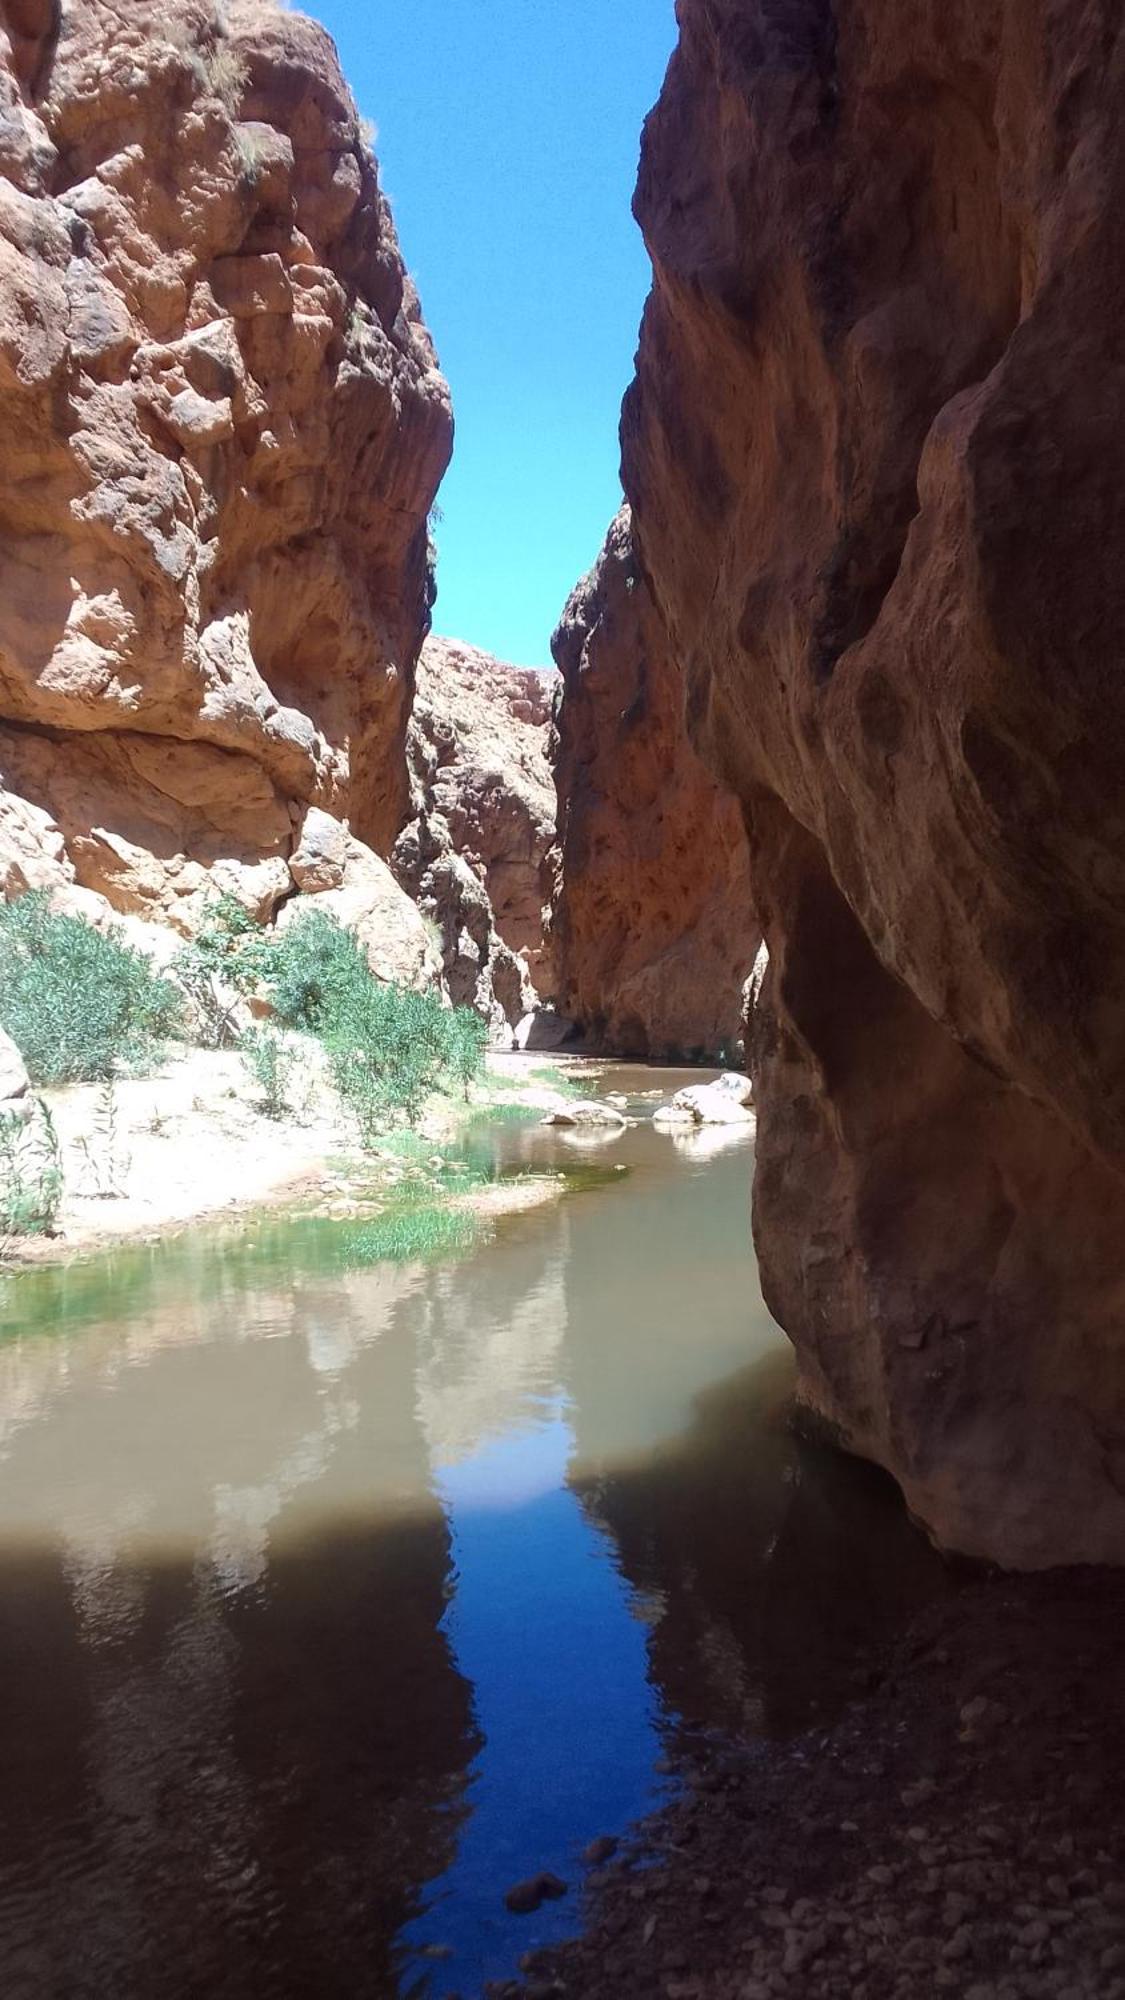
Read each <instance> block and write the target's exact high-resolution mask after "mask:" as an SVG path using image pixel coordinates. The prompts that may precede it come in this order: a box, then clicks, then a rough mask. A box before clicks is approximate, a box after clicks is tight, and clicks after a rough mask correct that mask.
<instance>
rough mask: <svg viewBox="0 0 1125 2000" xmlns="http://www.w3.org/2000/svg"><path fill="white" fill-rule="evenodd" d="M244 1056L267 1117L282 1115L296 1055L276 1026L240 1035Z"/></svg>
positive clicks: (287, 1104) (286, 1102)
mask: <svg viewBox="0 0 1125 2000" xmlns="http://www.w3.org/2000/svg"><path fill="white" fill-rule="evenodd" d="M242 1053H243V1055H244V1056H245V1057H246V1060H247V1062H248V1063H249V1065H250V1068H251V1070H252V1071H253V1074H254V1076H255V1078H256V1079H257V1082H258V1084H259V1085H260V1087H261V1092H262V1096H261V1109H262V1110H263V1111H264V1112H265V1114H266V1117H267V1118H284V1116H285V1114H286V1112H287V1111H288V1109H289V1084H290V1081H291V1079H292V1076H293V1069H294V1065H295V1060H296V1059H295V1057H294V1054H293V1051H292V1049H290V1048H287V1047H286V1044H285V1043H284V1042H283V1041H282V1039H281V1036H280V1035H279V1034H278V1032H277V1030H276V1028H252V1029H251V1031H250V1033H249V1034H247V1035H244V1036H243V1038H242Z"/></svg>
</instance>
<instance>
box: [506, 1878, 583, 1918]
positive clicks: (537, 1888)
mask: <svg viewBox="0 0 1125 2000" xmlns="http://www.w3.org/2000/svg"><path fill="white" fill-rule="evenodd" d="M566 1892H567V1885H566V1883H565V1882H563V1881H560V1879H559V1877H558V1876H557V1875H552V1874H550V1873H549V1872H548V1871H544V1872H543V1873H542V1874H540V1875H529V1876H528V1878H527V1880H526V1882H516V1883H513V1885H512V1887H511V1888H510V1889H509V1890H508V1892H507V1894H506V1895H505V1897H504V1902H505V1905H506V1907H507V1908H508V1909H509V1910H510V1911H511V1912H512V1915H513V1916H514V1917H529V1916H530V1915H531V1914H532V1912H533V1911H534V1910H537V1909H538V1908H539V1906H540V1904H541V1903H546V1902H554V1901H555V1899H556V1898H557V1897H559V1896H565V1895H566Z"/></svg>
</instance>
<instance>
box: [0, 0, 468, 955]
mask: <svg viewBox="0 0 1125 2000" xmlns="http://www.w3.org/2000/svg"><path fill="white" fill-rule="evenodd" d="M0 425H2V428H3V435H4V440H5V466H4V479H3V482H2V486H0V716H2V718H3V724H2V727H0V787H2V789H0V884H2V885H3V888H4V890H5V892H6V893H9V894H11V893H18V892H19V891H20V889H21V888H23V887H25V886H28V885H30V886H36V887H45V888H49V889H52V890H54V891H55V892H56V893H58V894H59V895H60V896H61V897H62V898H63V899H64V900H66V899H67V897H68V896H69V898H70V899H71V900H72V901H76V904H77V906H79V907H84V908H85V909H86V910H87V913H88V914H89V913H93V914H96V913H97V912H98V911H99V910H100V911H102V912H107V911H108V910H109V909H112V910H113V911H116V912H121V913H126V914H129V915H134V916H135V915H139V916H142V917H144V918H146V919H148V920H151V921H153V922H155V923H160V924H170V925H172V926H173V927H175V928H176V929H178V930H180V931H190V930H191V928H192V927H193V925H194V924H195V923H196V922H197V920H198V917H199V914H200V912H201V910H202V909H203V907H204V906H205V904H206V902H207V901H208V899H209V898H210V896H211V894H212V893H213V891H214V890H215V889H216V888H223V889H228V890H231V891H232V892H233V893H235V894H236V895H238V896H239V897H240V898H241V899H242V900H243V901H244V902H246V903H247V904H248V905H249V906H250V907H252V908H253V909H254V910H255V911H256V912H257V913H258V914H259V915H261V916H263V917H268V916H270V915H271V914H272V913H273V912H274V911H275V910H276V909H277V908H278V906H279V905H280V904H281V903H283V902H284V901H285V899H286V898H287V897H290V896H292V895H293V894H294V893H295V892H297V891H298V890H299V889H301V888H303V887H305V886H307V885H304V884H302V883H300V882H299V881H298V880H297V879H296V877H295V875H294V871H293V869H292V868H291V867H290V865H289V864H290V862H291V860H292V859H293V856H294V854H295V852H299V851H300V850H301V849H302V847H304V848H307V847H308V839H307V836H306V831H305V829H306V821H307V815H308V814H309V812H310V811H315V812H316V813H317V814H318V815H320V816H322V817H325V818H327V819H330V820H331V821H333V822H334V823H335V825H336V827H337V834H338V841H337V844H338V845H339V846H340V848H341V853H342V867H343V873H344V876H346V877H347V878H348V879H347V881H346V882H343V881H341V882H336V883H334V884H332V885H329V886H328V887H327V891H326V892H327V893H335V892H337V891H342V890H343V889H346V888H348V887H351V888H352V889H354V891H355V893H356V894H359V895H360V896H362V894H363V893H364V891H365V888H366V889H369V888H370V878H371V876H372V874H373V872H377V869H378V866H380V865H382V864H378V863H377V857H378V856H386V855H388V854H389V852H390V849H391V846H392V844H393V841H394V839H395V837H396V836H397V834H398V832H399V830H400V828H401V826H402V824H403V822H404V820H405V817H406V814H407V810H408V805H409V790H408V780H407V769H406V757H405V738H406V729H407V722H408V717H409V711H410V702H411V694H412V687H413V672H414V662H415V657H416V654H417V650H418V646H419V643H420V640H421V637H422V634H423V632H424V630H425V627H426V623H427V618H428V602H429V597H430V593H431V588H432V585H431V579H430V575H429V568H428V553H427V534H426V516H427V512H428V510H429V507H430V505H431V503H432V500H433V497H434V493H435V491H436V488H437V485H438V482H439V480H440V477H441V475H442V472H443V471H444V469H445V465H446V463H447V461H448V456H449V450H450V443H451V429H452V426H451V417H450V407H449V395H448V390H447V388H446V385H445V383H444V381H443V380H442V378H441V376H440V374H439V372H438V369H437V365H436V361H435V357H434V353H433V348H432V345H431V343H430V340H429V336H428V335H427V333H426V330H425V328H424V326H423V324H422V321H421V317H420V312H419V307H418V302H417V299H416V297H415V295H414V292H413V289H412V286H411V284H410V281H409V279H408V278H407V277H406V275H405V272H404V268H403V263H402V259H401V256H400V253H399V248H398V243H397V239H396V236H395V231H394V225H393V222H392V220H391V215H390V211H389V208H388V206H387V204H386V201H385V199H384V197H383V195H382V193H381V190H380V187H379V180H378V173H377V169H376V165H375V162H374V160H373V158H372V156H371V154H370V152H369V151H368V149H367V146H366V144H365V143H364V140H363V138H362V135H361V132H360V127H359V122H358V119H357V115H356V108H355V104H354V102H353V100H352V98H351V95H350V93H349V91H348V89H347V87H346V85H345V83H344V80H343V78H342V76H341V73H340V69H339V66H338V62H337V59H336V54H335V50H334V48H333V45H332V43H331V41H330V40H329V37H328V36H327V35H326V34H325V33H324V31H323V30H322V29H321V28H319V27H318V26H316V25H315V23H313V22H311V21H309V20H306V19H304V18H302V17H301V16H300V15H296V14H290V13H287V12H284V11H282V10H281V9H280V8H277V7H274V6H272V5H270V4H267V0H230V4H229V5H228V6H226V7H224V8H223V9H222V10H218V9H216V8H215V7H213V6H212V5H210V4H206V3H205V0H160V4H155V0H132V4H130V5H129V6H123V5H121V4H120V0H83V4H81V5H69V6H67V7H66V8H65V9H64V10H63V11H62V16H61V24H60V20H59V17H58V10H57V9H55V8H53V7H52V6H51V5H49V4H47V3H46V0H43V4H39V0H2V4H0ZM384 872H385V871H384ZM353 878H354V879H353ZM320 886H321V888H322V889H324V888H325V885H320ZM98 899H104V901H99V900H98ZM404 921H405V919H404Z"/></svg>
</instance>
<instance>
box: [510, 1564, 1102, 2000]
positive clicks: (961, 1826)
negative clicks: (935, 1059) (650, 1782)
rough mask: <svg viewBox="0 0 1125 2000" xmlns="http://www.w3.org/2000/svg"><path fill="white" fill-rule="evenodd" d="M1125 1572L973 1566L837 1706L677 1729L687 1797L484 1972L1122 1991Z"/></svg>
mask: <svg viewBox="0 0 1125 2000" xmlns="http://www.w3.org/2000/svg"><path fill="white" fill-rule="evenodd" d="M1123 1641H1125V1579H1122V1578H1120V1577H1117V1576H1111V1575H1109V1574H1108V1573H1103V1572H1098V1571H1096V1570H1071V1571H1058V1572H1055V1573H1052V1574H1049V1575H1046V1576H1041V1577H1026V1578H1012V1577H1005V1578H1000V1577H995V1576H981V1577H978V1578H976V1579H975V1580H973V1581H970V1582H968V1583H967V1584H966V1585H965V1587H964V1588H963V1589H962V1590H960V1591H959V1592H957V1593H956V1594H955V1595H954V1596H952V1597H951V1598H950V1599H948V1600H946V1601H945V1602H943V1603H941V1604H940V1605H936V1606H931V1607H930V1609H929V1610H928V1611H927V1612H926V1613H925V1614H923V1615H922V1616H921V1617H920V1618H919V1619H918V1620H917V1621H916V1622H915V1624H914V1625H913V1626H912V1628H911V1629H910V1631H909V1633H908V1635H907V1636H906V1637H905V1638H904V1639H903V1640H902V1641H901V1642H900V1643H899V1644H898V1645H897V1646H895V1647H894V1648H893V1649H892V1650H891V1652H890V1653H889V1654H888V1656H887V1657H886V1659H885V1660H884V1661H883V1662H882V1663H881V1664H880V1665H879V1666H878V1667H876V1668H872V1669H871V1670H870V1672H865V1674H864V1675H861V1676H859V1678H865V1679H867V1680H868V1681H869V1682H870V1685H869V1686H867V1687H866V1688H865V1689H863V1690H862V1691H860V1690H857V1699H856V1701H855V1703H854V1705H853V1706H851V1707H850V1708H849V1710H848V1711H847V1713H846V1714H845V1715H844V1716H843V1718H842V1719H841V1720H840V1721H839V1722H838V1723H837V1724H836V1726H834V1727H832V1728H830V1729H827V1730H819V1731H815V1732H813V1733H811V1734H808V1735H802V1736H799V1737H797V1738H795V1739H793V1740H791V1741H790V1742H788V1743H785V1744H783V1745H777V1744H765V1743H756V1744H744V1745H741V1746H739V1745H735V1744H732V1743H730V1742H729V1741H726V1740H723V1739H720V1738H715V1737H711V1736H703V1737H685V1739H684V1741H683V1744H682V1752H683V1760H684V1761H683V1774H684V1778H685V1789H684V1794H683V1796H682V1798H680V1799H679V1800H678V1802H677V1803H675V1804H673V1805H672V1806H670V1807H669V1808H668V1809H667V1810H666V1811H665V1812H664V1813H663V1814H661V1815H660V1816H659V1817H658V1818H656V1819H655V1820H653V1821H651V1822H649V1823H647V1824H646V1825H645V1827H644V1828H642V1829H641V1832H640V1834H639V1837H638V1838H637V1840H636V1841H635V1843H634V1844H633V1845H632V1846H630V1847H629V1848H628V1849H627V1850H626V1851H623V1853H622V1855H621V1856H620V1857H619V1858H618V1859H617V1860H615V1862H614V1864H613V1865H612V1867H611V1868H610V1869H608V1870H606V1871H604V1872H603V1873H602V1874H601V1875H600V1876H599V1875H595V1876H594V1877H593V1878H591V1881H590V1883H589V1884H588V1889H587V1895H588V1910H587V1915H588V1928H587V1930H586V1932H585V1935H584V1936H583V1937H582V1938H581V1939H580V1940H579V1941H578V1942H577V1943H575V1944H573V1945H571V1946H569V1947H567V1948H566V1949H564V1950H563V1951H561V1952H554V1953H545V1954H542V1955H541V1956H539V1957H537V1958H536V1959H535V1961H534V1962H533V1963H532V1964H529V1965H528V1966H527V1968H526V1969H527V1971H528V1980H527V1984H526V1986H523V1985H519V1984H513V1985H510V1986H504V1985H500V1986H495V1987H494V1988H493V1989H491V1990H492V1991H493V1992H494V1993H496V1994H503V1995H508V1994H513V1995H514V1994H516V1993H526V1994H528V1995H546V1994H550V1993H558V1994H560V1995H561V1994H563V1993H565V1994H567V1995H570V1996H572V1997H573V2000H606V1996H608V1995H610V1994H612V1995H613V1996H614V2000H641V1997H642V1996H644V2000H650V1996H655V1995H661V1996H666V2000H774V1996H776V2000H845V1996H846V2000H922V1996H928V1995H931V1994H939V1993H941V1994H950V1995H954V1996H958V1997H959V2000H1048V1996H1049V2000H1120V1996H1122V1995H1123V1994H1125V1876H1123V1871H1122V1845H1121V1810H1120V1784H1121V1774H1122V1770H1123V1769H1125V1688H1123V1684H1122V1679H1121V1672H1120V1661H1121V1649H1122V1643H1123Z"/></svg>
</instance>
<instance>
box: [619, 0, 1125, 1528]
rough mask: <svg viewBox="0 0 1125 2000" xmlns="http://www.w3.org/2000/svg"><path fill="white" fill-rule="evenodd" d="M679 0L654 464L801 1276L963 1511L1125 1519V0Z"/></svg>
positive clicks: (766, 1137) (930, 1499)
mask: <svg viewBox="0 0 1125 2000" xmlns="http://www.w3.org/2000/svg"><path fill="white" fill-rule="evenodd" d="M678 14H679V19H680V26H681V39H680V47H679V50H678V52H677V54H676V55H675V57H674V59H673V62H672V65H671V69H670V71H669V75H668V79H667V83H666V86H665V90H664V93H663V96H662V99H661V102H660V104H659V106H658V108H657V110H656V112H655V113H654V115H653V117H652V118H651V120H650V122H649V125H648V127H647V130H646V135H645V142H644V152H643V160H642V168H641V177H640V185H639V191H638V197H637V209H638V214H639V217H640V220H641V222H642V225H643V228H644V231H645V235H646V238H647V241H648V244H649V247H650V250H651V253H652V257H653V262H654V267H655V281H654V290H653V294H652V298H651V302H650V304H649V307H648V310H647V314H646V318H645V324H644V330H643V336H642V343H641V351H640V357H639V363H638V379H637V383H636V386H635V387H634V389H633V391H632V392H631V395H630V397H629V400H628V403H627V407H626V412H625V418H624V424H623V445H624V467H625V480H626V489H627V491H628V493H629V496H630V498H631V501H632V504H633V509H634V516H635V524H636V533H637V538H638V544H639V548H640V552H641V556H642V559H643V562H644V565H645V568H646V570H647V572H648V573H649V575H650V576H651V578H652V579H653V582H654V588H655V593H656V597H657V600H658V604H659V609H660V612H661V614H662V616H663V618H664V620H665V622H666V624H667V626H668V630H669V632H670V634H671V639H672V643H673V646H674V648H675V651H676V655H677V658H678V659H679V660H680V661H681V662H682V665H683V669H684V672H685V674H686V677H687V684H688V700H689V710H690V713H691V715H692V717H693V720H694V727H695V733H696V740H697V741H698V743H699V744H700V745H701V747H702V749H703V751H704V753H705V755H706V756H707V758H708V759H709V761H710V762H711V764H712V766H713V768H714V769H715V770H716V771H717V772H718V773H719V774H720V775H721V776H722V778H723V779H724V780H725V781H726V782H727V783H728V784H730V785H731V786H732V788H733V789H734V790H735V791H736V792H737V793H738V795H739V797H740V798H741V800H742V801H743V804H744V806H745V809H746V812H747V815H748V820H749V825H750V830H751V850H752V868H753V875H754V881H755V885H756V889H757V893H758V898H759V902H760V904H761V907H762V909H763V915H764V920H765V930H766V936H767V941H768V944H769V947H770V954H771V967H770V972H769V975H768V980H767V984H766V989H765V993H764V996H763V1003H762V1009H761V1013H760V1015H759V1017H758V1027H757V1043H758V1079H757V1080H758V1091H759V1110H760V1130H759V1148H758V1162H757V1178H756V1187H755V1231H756V1236H757V1241H758V1245H759V1250H760V1254H761V1261H762V1266H763V1271H764V1276H765V1282H766V1286H767V1291H768V1297H769V1300H770V1303H771V1305H772V1307H773V1309H774V1311H775V1312H776V1314H777V1316H778V1317H779V1319H780V1320H781V1322H782V1324H783V1325H784V1326H785V1327H786V1328H787V1330H788V1331H789V1333H790V1335H791V1336H792V1338H793V1340H794V1341H795V1343H796V1346H797V1349H798V1353H799V1356H800V1371H801V1388H802V1394H803V1397H804V1399H805V1401H806V1403H807V1404H808V1405H809V1406H810V1407H811V1408H812V1409H813V1410H815V1411H817V1412H819V1413H820V1414H821V1415H822V1416H823V1417H824V1418H825V1419H827V1420H828V1421H829V1423H830V1424H831V1425H832V1426H834V1427H835V1429H836V1431H837V1433H838V1435H839V1436H840V1437H841V1438H842V1439H843V1440H844V1441H845V1442H846V1443H848V1444H849V1445H851V1446H852V1447H853V1448H855V1449H856V1450H858V1451H861V1452H863V1453H866V1454H869V1455H871V1456H873V1457H875V1458H878V1459H880V1460H882V1461H883V1462H884V1463H885V1464H887V1465H888V1466H889V1467H890V1468H891V1469H892V1471H893V1472H894V1473H895V1474H896V1476H897V1477H898V1479H899V1480H900V1481H901V1483H902V1485H903V1487H904V1489H905V1492H906V1494H907V1498H908V1500H909V1503H910V1505H911V1507H912V1508H913V1509H914V1510H915V1511H916V1512H917V1513H918V1514H919V1515H920V1516H921V1518H922V1519H923V1520H924V1521H925V1522H927V1523H928V1524H929V1526H930V1527H931V1529H932V1530H933V1531H934V1533H935V1534H936V1535H937V1537H938V1538H939V1539H940V1540H941V1541H942V1542H944V1543H946V1544H950V1545H953V1546H955V1547H958V1548H962V1549H966V1550H969V1551H972V1552H973V1553H975V1554H978V1555H985V1556H990V1557H995V1558H998V1559H1000V1560H1002V1561H1005V1562H1009V1563H1014V1564H1021V1565H1039V1564H1044V1563H1050V1562H1058V1561H1082V1560H1090V1559H1093V1560H1103V1559H1109V1560H1116V1561H1121V1560H1125V1262H1123V1253H1122V1244H1123V1242H1125V1179H1123V1172H1125V1034H1123V1019H1125V1016H1123V1009H1122V1000H1121V992H1122V990H1123V988H1125V822H1123V820H1122V813H1121V754H1122V745H1123V743H1125V692H1123V686H1125V684H1123V683H1122V679H1121V674H1120V672H1119V653H1120V638H1119V633H1120V629H1121V626H1122V623H1123V613H1125V561H1123V557H1125V363H1123V359H1122V350H1121V325H1122V314H1123V311H1125V121H1123V120H1122V118H1121V115H1120V113H1121V105H1122V102H1123V101H1125V23H1123V20H1122V15H1121V10H1120V8H1119V6H1117V5H1116V4H1115V0H974V4H973V5H971V6H968V5H961V4H950V0H942V4H940V5H939V4H932V3H931V0H925V4H919V5H915V6H910V7H902V6H895V5H892V4H891V0H836V4H834V5H829V4H828V0H679V7H678Z"/></svg>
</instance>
